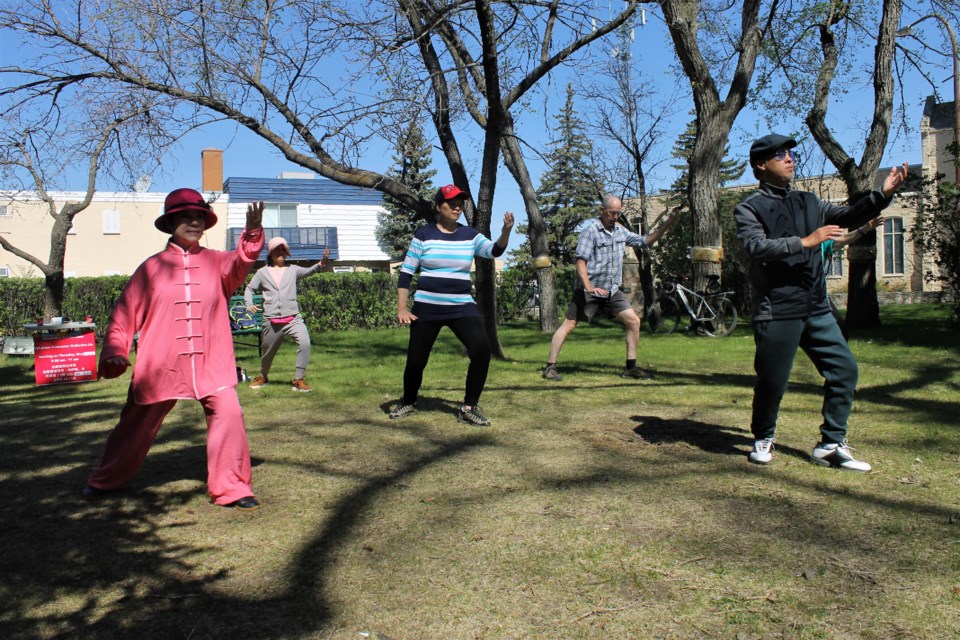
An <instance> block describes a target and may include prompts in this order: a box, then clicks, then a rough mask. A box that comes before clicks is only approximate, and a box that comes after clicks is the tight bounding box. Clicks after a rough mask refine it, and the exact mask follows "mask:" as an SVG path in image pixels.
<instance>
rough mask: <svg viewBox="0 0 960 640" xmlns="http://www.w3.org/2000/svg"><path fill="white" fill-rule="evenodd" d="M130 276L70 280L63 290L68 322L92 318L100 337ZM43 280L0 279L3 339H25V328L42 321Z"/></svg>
mask: <svg viewBox="0 0 960 640" xmlns="http://www.w3.org/2000/svg"><path fill="white" fill-rule="evenodd" d="M127 280H129V277H128V276H103V277H99V278H67V280H66V281H65V283H64V287H63V309H62V312H63V313H62V315H63V318H64V319H65V320H83V319H84V318H85V317H86V316H91V317H92V318H93V321H94V322H95V323H96V324H97V334H98V335H100V334H102V332H103V331H104V330H105V329H106V327H107V320H108V319H109V318H110V312H111V311H112V310H113V306H114V305H115V304H116V302H117V298H119V297H120V292H121V291H123V286H124V285H125V284H126V283H127ZM43 294H44V280H43V278H0V335H5V336H16V335H23V334H24V330H23V325H24V324H27V323H31V322H35V321H36V320H37V319H38V318H42V317H43Z"/></svg>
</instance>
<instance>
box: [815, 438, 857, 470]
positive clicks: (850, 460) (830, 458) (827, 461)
mask: <svg viewBox="0 0 960 640" xmlns="http://www.w3.org/2000/svg"><path fill="white" fill-rule="evenodd" d="M850 451H851V449H850V447H848V446H847V440H846V438H844V440H843V442H841V443H840V444H837V443H836V442H831V443H830V444H824V443H822V442H818V443H817V446H815V447H814V448H813V453H811V454H810V459H811V460H812V461H813V462H814V463H816V464H819V465H821V466H824V467H835V468H837V469H846V470H847V471H859V472H860V473H868V472H869V471H870V469H872V467H871V466H870V465H869V464H867V463H866V462H861V461H860V460H857V459H856V458H854V457H853V454H851V453H850Z"/></svg>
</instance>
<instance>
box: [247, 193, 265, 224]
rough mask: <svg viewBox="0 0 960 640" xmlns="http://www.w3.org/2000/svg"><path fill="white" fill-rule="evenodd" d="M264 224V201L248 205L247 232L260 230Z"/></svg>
mask: <svg viewBox="0 0 960 640" xmlns="http://www.w3.org/2000/svg"><path fill="white" fill-rule="evenodd" d="M262 222H263V201H262V200H261V201H260V202H254V203H251V204H249V205H247V230H249V231H253V230H254V229H259V228H260V227H261V226H263V225H262Z"/></svg>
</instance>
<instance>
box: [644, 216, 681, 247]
mask: <svg viewBox="0 0 960 640" xmlns="http://www.w3.org/2000/svg"><path fill="white" fill-rule="evenodd" d="M682 215H683V211H678V212H677V213H675V214H673V215H672V216H670V217H669V218H667V219H666V221H664V223H663V224H661V225H660V226H659V227H657V228H656V229H654V230H653V231H651V232H650V233H648V234H647V246H648V247H652V246H653V245H655V244H657V241H659V240H660V238H662V237H663V234H665V233H666V232H667V231H670V229H671V227H673V225H675V224H677V221H678V220H680V217H681V216H682Z"/></svg>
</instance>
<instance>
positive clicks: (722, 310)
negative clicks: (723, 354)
mask: <svg viewBox="0 0 960 640" xmlns="http://www.w3.org/2000/svg"><path fill="white" fill-rule="evenodd" d="M710 306H711V307H712V308H713V309H715V310H716V311H717V314H716V315H715V316H713V319H712V320H708V321H706V322H704V323H703V332H704V333H705V334H707V335H708V336H710V337H711V338H717V337H720V338H724V337H726V336H728V335H730V334H731V333H733V330H734V329H736V328H737V308H736V307H735V306H734V305H733V302H731V301H730V300H728V299H727V298H714V299H712V300H710Z"/></svg>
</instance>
